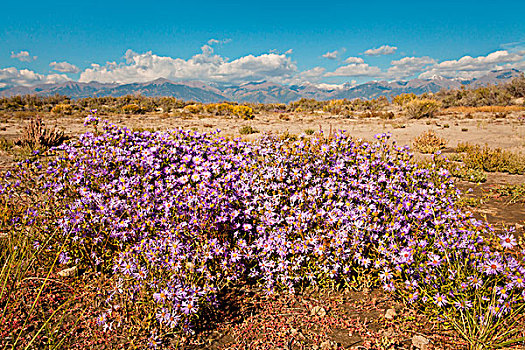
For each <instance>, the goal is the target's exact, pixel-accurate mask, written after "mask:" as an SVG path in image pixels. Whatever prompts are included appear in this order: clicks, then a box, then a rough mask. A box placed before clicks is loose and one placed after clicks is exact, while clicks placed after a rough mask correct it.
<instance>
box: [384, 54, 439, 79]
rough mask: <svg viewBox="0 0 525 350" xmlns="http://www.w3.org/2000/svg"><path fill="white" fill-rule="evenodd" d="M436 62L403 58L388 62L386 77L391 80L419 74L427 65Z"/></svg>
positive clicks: (431, 59)
mask: <svg viewBox="0 0 525 350" xmlns="http://www.w3.org/2000/svg"><path fill="white" fill-rule="evenodd" d="M435 63H436V60H434V59H433V58H430V57H428V56H425V57H403V58H401V59H399V60H394V61H392V62H390V64H391V67H390V68H388V71H387V73H386V76H387V77H389V78H393V79H403V78H407V77H410V76H413V75H414V74H416V73H420V72H421V71H423V70H424V69H425V68H427V67H428V66H429V65H432V64H435Z"/></svg>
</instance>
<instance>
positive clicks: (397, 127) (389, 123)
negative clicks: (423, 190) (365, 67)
mask: <svg viewBox="0 0 525 350" xmlns="http://www.w3.org/2000/svg"><path fill="white" fill-rule="evenodd" d="M100 118H101V119H106V120H109V121H110V122H111V123H115V124H118V125H125V126H127V127H130V128H142V129H151V130H166V129H172V128H179V127H182V128H186V129H194V130H198V131H201V132H211V131H214V130H217V129H220V130H221V134H222V135H227V136H239V135H240V134H239V129H240V128H241V127H243V126H251V127H253V128H255V129H257V130H259V131H260V133H256V134H252V135H249V136H248V138H256V137H258V136H260V134H261V133H266V132H270V133H285V132H288V133H290V134H295V135H299V134H301V133H303V132H305V130H309V129H310V130H315V131H318V130H323V132H324V133H328V132H330V130H332V131H336V130H346V131H348V132H349V133H350V134H351V135H353V136H355V137H358V138H363V139H372V138H373V137H374V135H375V134H377V133H384V132H389V133H391V134H392V139H393V140H396V141H397V142H398V143H400V144H403V145H405V144H406V145H410V144H411V143H412V140H413V139H414V138H415V137H416V136H418V135H419V134H421V133H422V132H424V131H426V130H434V131H435V132H436V133H437V134H438V135H439V136H440V137H443V138H445V139H446V140H447V141H448V144H447V146H448V147H456V146H457V144H458V143H459V142H463V143H465V142H469V143H473V144H482V145H483V144H487V145H488V146H490V147H501V148H504V149H509V150H513V151H522V152H525V112H519V113H512V114H510V115H508V116H507V117H506V118H504V119H496V118H494V117H493V114H492V113H476V115H475V116H474V118H472V119H466V118H465V117H464V116H463V115H462V114H448V115H441V116H438V117H437V118H433V119H421V120H408V119H406V118H404V117H396V118H394V119H392V120H382V119H379V118H366V119H364V118H363V119H361V118H355V117H354V118H345V117H340V116H333V115H328V114H301V113H299V114H290V113H288V114H262V115H261V114H259V115H256V116H255V118H254V119H253V120H242V119H238V118H229V117H220V116H219V117H215V116H213V117H202V116H193V117H187V116H184V117H183V116H166V115H162V114H148V115H133V116H130V115H120V116H100ZM43 119H44V122H45V123H46V125H48V126H54V125H56V126H57V127H58V128H59V129H62V130H64V131H65V133H66V134H69V135H77V134H79V133H82V132H85V131H87V130H88V129H87V128H86V127H84V126H83V118H79V117H77V118H74V117H67V116H66V117H56V116H53V115H51V116H44V117H43ZM286 119H287V120H286ZM25 123H27V119H26V120H22V119H15V118H9V119H6V118H0V138H1V137H5V138H11V139H13V138H16V137H18V135H20V132H21V129H22V127H23V125H24V124H25Z"/></svg>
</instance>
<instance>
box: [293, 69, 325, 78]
mask: <svg viewBox="0 0 525 350" xmlns="http://www.w3.org/2000/svg"><path fill="white" fill-rule="evenodd" d="M325 72H326V68H323V67H314V68H312V69H309V70H305V71H304V72H301V73H300V74H299V76H300V77H302V78H305V79H306V80H309V79H312V78H313V79H318V78H320V77H322V76H323V75H324V73H325Z"/></svg>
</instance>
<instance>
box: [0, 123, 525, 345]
mask: <svg viewBox="0 0 525 350" xmlns="http://www.w3.org/2000/svg"><path fill="white" fill-rule="evenodd" d="M86 122H87V123H92V124H94V125H96V124H97V123H98V119H97V118H96V117H93V116H90V117H88V119H86ZM46 157H47V158H44V159H40V160H38V161H34V162H32V163H31V162H26V163H24V164H21V165H20V166H21V167H22V168H24V169H26V170H24V171H25V172H20V178H13V176H11V177H10V178H8V179H6V181H5V182H4V184H3V185H2V189H1V191H2V194H3V195H4V196H13V195H15V194H16V193H20V192H21V191H22V190H23V191H25V192H24V193H26V196H33V195H36V194H37V193H38V195H39V196H45V197H46V198H48V201H49V202H50V203H54V208H55V211H54V212H53V213H49V212H46V211H45V210H43V208H41V207H38V206H35V207H34V208H33V209H32V213H33V214H32V215H33V216H35V217H38V218H39V220H41V221H42V227H55V228H57V229H58V231H59V232H60V235H59V236H58V239H57V240H56V244H57V245H60V246H62V245H63V246H65V247H66V249H65V250H64V252H62V253H61V256H60V262H61V263H63V264H76V265H79V266H81V267H83V268H90V269H95V270H99V271H101V272H103V273H107V274H110V275H112V276H113V277H114V289H113V290H112V291H111V294H110V296H109V297H108V299H107V301H106V302H107V307H106V308H105V310H103V311H101V314H100V317H99V323H100V324H101V325H103V326H104V327H106V328H107V327H109V328H111V327H117V326H118V323H119V320H118V317H117V316H118V314H119V312H120V311H119V310H122V306H125V305H129V302H130V301H131V302H132V303H133V304H134V305H140V313H141V314H140V316H139V318H137V319H136V320H135V322H138V323H140V322H142V323H143V324H144V325H145V327H149V328H151V329H152V330H153V331H154V332H156V333H154V334H156V335H157V336H160V335H162V334H166V333H170V332H173V331H178V330H180V329H184V330H186V331H189V332H191V330H192V329H194V328H195V327H197V326H198V324H199V318H200V317H201V316H202V314H203V312H204V311H206V310H213V308H214V307H215V305H216V301H217V300H216V297H217V294H218V293H219V292H220V291H223V290H225V289H226V288H229V287H230V286H232V285H234V284H236V283H241V282H242V283H254V284H255V283H256V284H258V285H260V286H262V287H263V288H264V289H265V290H266V292H267V293H274V292H275V291H277V290H282V289H284V290H286V291H289V292H294V291H295V290H296V289H297V288H300V287H301V286H304V285H312V284H319V285H322V286H326V285H336V284H337V285H340V286H350V287H358V285H357V286H356V283H364V282H366V283H368V284H370V285H380V286H382V287H383V288H384V289H385V290H387V291H390V292H392V293H395V294H396V295H398V296H399V297H401V298H402V299H403V300H405V301H406V302H407V303H409V304H413V305H415V306H418V307H420V308H421V309H422V310H426V312H428V313H429V314H430V315H434V316H435V317H441V318H443V319H445V320H448V321H450V322H451V323H452V324H453V325H456V328H457V329H458V331H459V332H460V333H461V332H462V331H463V333H461V334H464V336H465V337H468V336H469V334H471V333H472V332H471V333H469V332H464V329H463V330H462V329H461V327H460V325H465V324H466V323H465V322H463V321H461V320H464V319H465V317H467V316H466V315H470V316H472V317H470V318H469V319H470V320H471V321H472V320H474V321H472V322H474V323H472V322H471V323H472V324H474V326H472V327H478V326H479V325H484V324H486V323H487V322H489V323H491V324H494V322H500V320H504V319H505V315H508V314H510V313H512V312H515V310H521V309H520V308H521V307H522V305H523V287H524V286H525V283H524V282H523V278H525V269H524V267H523V262H522V261H521V260H519V259H518V257H517V256H516V255H515V253H514V249H513V248H514V246H515V240H514V237H513V233H512V232H511V231H508V232H505V233H504V234H503V235H502V236H501V237H500V238H501V242H498V239H497V236H496V235H495V233H494V232H493V231H492V229H491V228H490V227H489V226H487V225H485V224H483V223H482V222H479V221H477V220H475V219H473V218H472V217H471V216H470V214H468V213H464V212H462V211H461V209H460V208H459V207H458V205H457V202H458V199H459V191H458V190H457V189H456V187H455V186H454V183H453V181H452V179H451V175H450V173H449V172H448V171H447V170H446V169H444V168H442V167H440V166H439V165H437V163H436V162H434V163H431V164H429V165H427V166H420V165H417V164H416V163H415V162H414V161H413V160H412V155H411V153H410V152H409V150H408V148H406V147H398V146H397V145H396V144H395V143H391V142H390V141H389V136H388V135H377V141H375V142H365V141H362V140H354V139H352V138H351V137H349V136H348V135H347V134H346V133H345V132H338V133H335V134H334V135H331V136H330V137H324V136H323V135H322V133H320V134H319V135H315V136H314V137H312V138H310V139H306V138H300V137H299V138H293V139H290V138H282V137H281V138H278V137H273V136H271V135H266V136H263V137H261V138H260V139H259V140H257V141H253V142H245V141H241V140H229V139H225V138H222V137H220V134H218V133H212V134H199V133H197V132H193V131H185V130H173V131H169V132H148V131H144V132H133V131H131V130H129V129H127V128H123V127H117V126H114V125H110V124H107V123H104V124H103V125H102V129H100V130H98V129H96V130H95V132H93V133H86V134H84V135H82V136H81V137H80V138H79V139H78V140H76V141H72V142H69V143H67V144H64V145H61V146H59V147H56V148H54V149H52V150H51V151H50V152H49V153H48V154H47V156H46ZM29 175H30V176H29ZM27 177H31V178H33V179H37V180H38V181H37V182H38V183H35V184H34V185H33V186H26V185H24V186H25V187H24V186H22V184H23V183H24V181H26V180H27ZM35 181H36V180H35ZM469 310H470V311H469ZM475 310H482V311H483V314H482V315H481V314H479V312H478V311H475ZM458 320H459V321H458ZM476 325H477V326H476ZM472 327H470V328H472ZM477 329H481V330H479V331H477V332H478V333H479V332H485V333H484V334H485V336H486V334H487V332H489V333H490V332H492V333H490V334H494V332H495V331H490V330H489V331H486V330H485V331H484V330H483V328H482V327H481V328H480V327H478V328H477ZM159 331H160V332H161V333H159ZM478 333H475V332H474V333H472V334H478ZM505 337H506V335H505V334H504V335H503V338H502V342H503V341H505V340H506V338H505ZM476 339H482V338H481V337H478V338H476ZM479 342H480V341H478V342H477V343H479ZM477 343H475V344H477Z"/></svg>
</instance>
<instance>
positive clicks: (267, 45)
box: [0, 0, 525, 88]
mask: <svg viewBox="0 0 525 350" xmlns="http://www.w3.org/2000/svg"><path fill="white" fill-rule="evenodd" d="M2 9H3V11H2V13H0V38H1V40H0V88H1V87H5V86H11V85H35V84H39V83H46V82H62V81H66V80H75V81H90V80H97V81H102V82H112V81H116V82H132V81H148V80H153V79H155V78H159V77H164V78H168V79H171V80H202V81H217V82H235V83H239V82H244V81H252V80H263V79H265V80H271V81H276V82H279V83H285V84H295V83H302V82H311V83H314V84H321V83H326V84H341V83H345V82H354V83H356V82H357V83H360V82H364V81H369V80H397V79H409V78H414V77H418V76H420V77H422V78H428V77H431V76H432V75H442V76H448V77H463V78H470V77H476V76H481V75H483V74H484V73H486V72H487V71H490V70H493V69H503V68H517V69H520V70H524V69H525V21H523V13H525V1H499V2H494V1H439V2H423V1H404V2H400V1H365V2H363V1H360V2H354V1H319V2H312V1H295V0H294V1H274V0H269V1H264V2H246V1H185V2H180V1H151V2H144V1H140V2H138V1H126V2H124V1H82V2H73V1H48V2H45V1H33V0H27V1H25V2H24V3H23V6H21V5H20V3H19V2H14V1H9V2H8V3H4V4H3V5H2Z"/></svg>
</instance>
